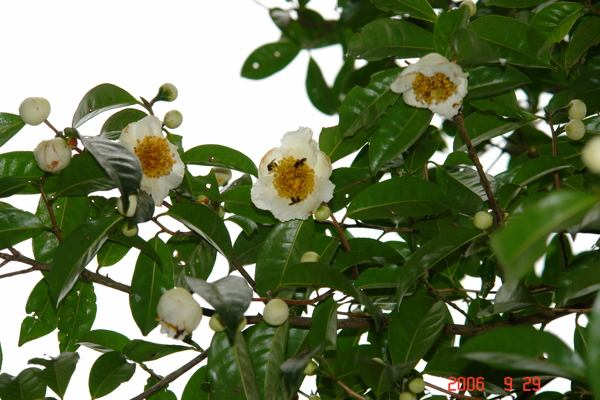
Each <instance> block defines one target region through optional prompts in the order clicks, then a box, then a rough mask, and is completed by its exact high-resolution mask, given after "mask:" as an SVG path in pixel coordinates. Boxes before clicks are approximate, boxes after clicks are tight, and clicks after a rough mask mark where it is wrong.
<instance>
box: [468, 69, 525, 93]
mask: <svg viewBox="0 0 600 400" xmlns="http://www.w3.org/2000/svg"><path fill="white" fill-rule="evenodd" d="M528 83H531V79H530V78H529V77H528V76H527V75H525V74H524V73H522V72H521V71H519V70H518V69H516V68H513V67H510V66H508V65H507V66H504V67H477V68H474V69H472V70H471V71H469V92H468V94H467V97H468V98H478V97H487V96H496V95H498V94H502V93H506V92H509V91H511V90H513V89H515V88H517V87H519V86H522V85H525V84H528Z"/></svg>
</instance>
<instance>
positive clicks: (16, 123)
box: [0, 113, 25, 146]
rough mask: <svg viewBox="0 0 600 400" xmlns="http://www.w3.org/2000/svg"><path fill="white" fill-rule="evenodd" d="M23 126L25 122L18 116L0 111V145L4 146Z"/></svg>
mask: <svg viewBox="0 0 600 400" xmlns="http://www.w3.org/2000/svg"><path fill="white" fill-rule="evenodd" d="M24 126H25V123H24V122H23V121H21V117H20V116H18V115H14V114H8V113H0V146H4V144H5V143H6V142H8V141H9V140H10V139H11V138H12V137H13V136H15V135H16V134H17V132H19V131H20V130H21V129H22V128H23V127H24Z"/></svg>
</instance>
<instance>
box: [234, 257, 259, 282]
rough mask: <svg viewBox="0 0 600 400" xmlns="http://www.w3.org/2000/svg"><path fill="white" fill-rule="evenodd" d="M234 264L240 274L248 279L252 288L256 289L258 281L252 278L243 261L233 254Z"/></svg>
mask: <svg viewBox="0 0 600 400" xmlns="http://www.w3.org/2000/svg"><path fill="white" fill-rule="evenodd" d="M233 266H234V267H235V269H236V270H237V271H238V272H239V273H240V275H242V276H243V277H244V279H245V280H246V282H248V284H249V285H250V286H251V287H252V289H256V281H255V280H254V279H252V277H251V276H250V274H249V273H248V271H246V268H244V266H243V265H242V263H240V262H239V260H238V259H237V257H236V256H233Z"/></svg>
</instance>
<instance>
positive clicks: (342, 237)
mask: <svg viewBox="0 0 600 400" xmlns="http://www.w3.org/2000/svg"><path fill="white" fill-rule="evenodd" d="M331 221H332V222H333V226H335V229H336V230H337V232H338V235H339V236H340V240H341V241H342V246H343V247H344V250H345V251H346V252H347V253H349V252H351V251H352V249H350V245H349V244H348V240H347V239H346V234H345V233H344V229H343V228H342V227H341V226H340V224H339V223H338V221H337V219H336V218H335V215H333V213H331ZM352 279H354V280H356V279H358V267H357V266H356V265H353V266H352Z"/></svg>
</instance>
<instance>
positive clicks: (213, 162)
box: [181, 144, 258, 177]
mask: <svg viewBox="0 0 600 400" xmlns="http://www.w3.org/2000/svg"><path fill="white" fill-rule="evenodd" d="M181 159H182V160H183V162H184V163H186V164H195V165H208V166H211V167H223V168H229V169H234V170H236V171H240V172H245V173H248V174H250V175H253V176H256V177H258V169H257V168H256V165H254V162H253V161H252V160H251V159H250V158H248V156H246V155H245V154H243V153H240V152H239V151H237V150H234V149H231V148H229V147H225V146H220V145H218V144H204V145H201V146H196V147H192V148H191V149H189V150H188V151H186V152H185V153H184V154H183V157H181Z"/></svg>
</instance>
